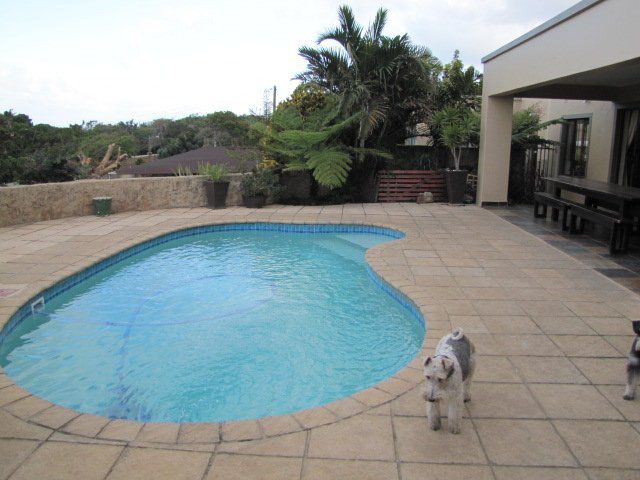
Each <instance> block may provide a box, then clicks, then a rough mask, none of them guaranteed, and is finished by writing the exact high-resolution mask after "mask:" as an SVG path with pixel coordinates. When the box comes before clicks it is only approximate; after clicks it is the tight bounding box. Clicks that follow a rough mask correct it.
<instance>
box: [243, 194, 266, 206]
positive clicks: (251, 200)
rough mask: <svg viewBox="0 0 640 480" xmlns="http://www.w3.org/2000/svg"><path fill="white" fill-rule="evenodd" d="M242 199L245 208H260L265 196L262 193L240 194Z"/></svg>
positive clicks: (264, 201)
mask: <svg viewBox="0 0 640 480" xmlns="http://www.w3.org/2000/svg"><path fill="white" fill-rule="evenodd" d="M242 201H243V202H244V206H245V207H247V208H262V207H264V204H265V203H266V201H267V196H266V195H265V194H263V193H258V194H256V195H242Z"/></svg>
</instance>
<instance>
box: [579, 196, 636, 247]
mask: <svg viewBox="0 0 640 480" xmlns="http://www.w3.org/2000/svg"><path fill="white" fill-rule="evenodd" d="M585 221H587V222H592V223H595V224H598V225H603V226H605V227H608V228H609V229H610V234H609V253H610V254H612V255H613V254H615V253H624V252H626V251H627V247H628V246H629V235H630V232H631V222H630V221H629V220H624V219H620V218H619V217H618V216H617V215H616V214H614V213H610V212H606V211H603V210H593V209H590V208H587V207H584V206H580V205H572V206H571V222H570V227H569V233H582V232H583V231H584V222H585Z"/></svg>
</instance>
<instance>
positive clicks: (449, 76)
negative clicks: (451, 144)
mask: <svg viewBox="0 0 640 480" xmlns="http://www.w3.org/2000/svg"><path fill="white" fill-rule="evenodd" d="M481 95H482V74H481V73H480V72H479V71H478V70H476V69H475V68H474V67H473V66H469V67H467V68H465V67H464V63H462V60H460V51H459V50H456V51H455V53H454V54H453V59H452V60H451V62H449V63H447V64H446V65H444V67H443V68H442V73H441V74H440V76H439V78H438V82H437V84H436V88H435V93H434V97H435V98H434V101H433V106H434V107H435V109H436V111H439V110H442V109H443V108H445V107H447V106H464V107H468V108H471V109H473V110H478V109H479V108H480V99H481V98H480V96H481Z"/></svg>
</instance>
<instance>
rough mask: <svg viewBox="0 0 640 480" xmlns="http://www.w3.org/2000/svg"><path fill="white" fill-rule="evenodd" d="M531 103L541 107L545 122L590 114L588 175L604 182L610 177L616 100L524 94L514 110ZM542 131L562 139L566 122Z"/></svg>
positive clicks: (546, 134)
mask: <svg viewBox="0 0 640 480" xmlns="http://www.w3.org/2000/svg"><path fill="white" fill-rule="evenodd" d="M531 106H533V107H535V108H537V109H538V110H539V111H540V113H541V120H542V121H543V122H547V121H550V120H554V119H556V118H562V117H569V118H571V117H573V118H577V117H588V118H589V159H588V161H587V175H586V177H587V178H589V179H592V180H600V181H603V182H608V181H609V172H610V170H611V162H612V152H613V143H614V141H615V138H614V135H615V116H616V106H615V104H614V103H613V102H600V101H591V100H555V99H534V98H523V99H516V100H515V107H514V110H523V109H525V108H528V107H531ZM540 135H541V136H542V137H544V138H546V139H549V140H553V141H556V142H559V141H560V139H561V135H562V125H552V126H550V127H549V128H547V129H546V130H544V131H542V132H540ZM557 168H558V165H557V164H556V165H554V169H553V170H552V172H553V173H554V174H555V173H557V172H558V171H557Z"/></svg>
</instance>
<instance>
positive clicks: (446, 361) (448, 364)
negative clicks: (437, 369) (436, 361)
mask: <svg viewBox="0 0 640 480" xmlns="http://www.w3.org/2000/svg"><path fill="white" fill-rule="evenodd" d="M442 368H443V369H444V371H445V372H447V373H448V374H449V376H451V374H452V373H453V369H454V368H455V364H454V363H453V360H451V359H450V358H443V359H442Z"/></svg>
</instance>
